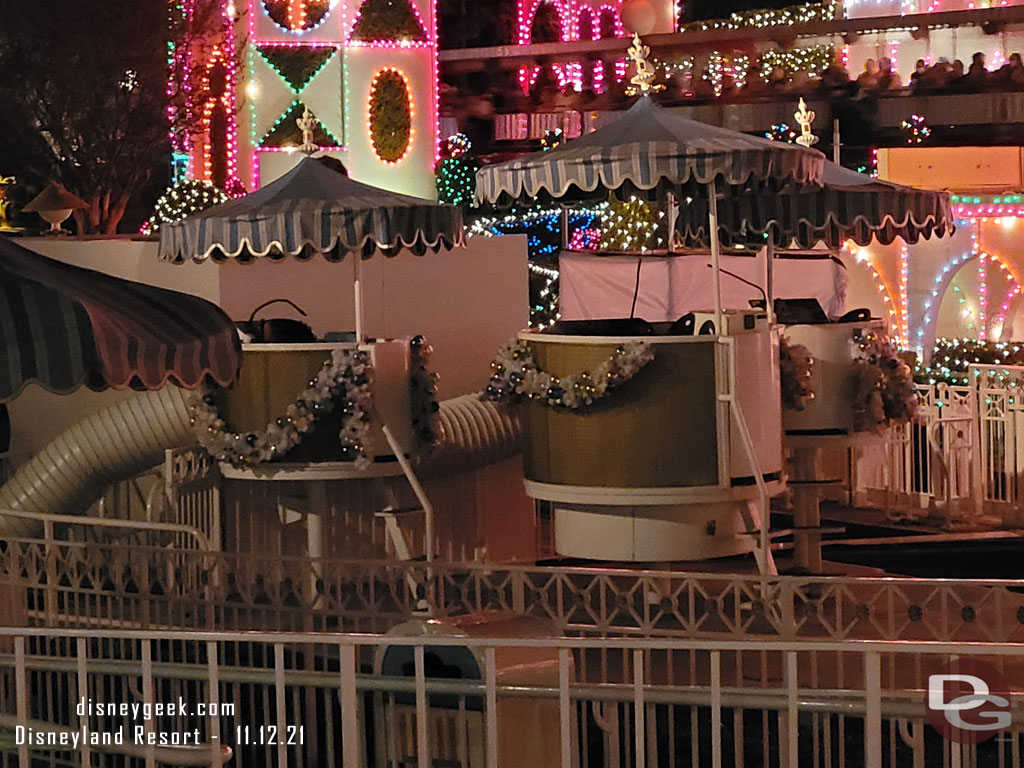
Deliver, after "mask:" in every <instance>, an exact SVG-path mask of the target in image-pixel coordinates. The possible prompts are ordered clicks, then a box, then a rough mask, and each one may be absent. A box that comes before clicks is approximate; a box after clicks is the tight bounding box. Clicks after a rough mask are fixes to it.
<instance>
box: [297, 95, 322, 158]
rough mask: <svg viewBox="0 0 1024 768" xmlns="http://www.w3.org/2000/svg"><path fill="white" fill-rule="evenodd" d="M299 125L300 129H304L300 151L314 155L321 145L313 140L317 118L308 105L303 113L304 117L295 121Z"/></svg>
mask: <svg viewBox="0 0 1024 768" xmlns="http://www.w3.org/2000/svg"><path fill="white" fill-rule="evenodd" d="M295 122H296V124H297V125H298V126H299V130H300V131H302V144H300V145H299V151H300V152H305V153H306V154H307V155H312V154H313V153H314V152H316V151H317V150H318V149H320V147H318V146H317V145H316V142H315V141H314V140H313V128H314V127H315V126H316V118H315V117H313V113H312V112H310V111H309V107H306V108H305V110H304V111H303V113H302V117H300V118H299V119H298V120H296V121H295Z"/></svg>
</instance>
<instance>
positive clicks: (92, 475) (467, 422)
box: [0, 386, 522, 536]
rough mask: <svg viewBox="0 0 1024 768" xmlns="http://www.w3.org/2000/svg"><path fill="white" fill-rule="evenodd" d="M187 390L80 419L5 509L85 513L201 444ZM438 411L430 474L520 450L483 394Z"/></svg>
mask: <svg viewBox="0 0 1024 768" xmlns="http://www.w3.org/2000/svg"><path fill="white" fill-rule="evenodd" d="M185 398H186V392H185V390H183V389H179V388H178V387H172V386H168V387H164V388H163V389H161V390H158V391H156V392H145V393H142V394H139V395H137V396H136V397H133V398H131V399H130V400H125V401H124V402H122V403H119V404H117V405H114V406H111V407H110V408H107V409H105V410H102V411H99V412H98V413H95V414H93V415H92V416H90V417H89V418H87V419H85V420H83V421H80V422H78V423H77V424H75V425H74V426H72V427H71V428H70V429H68V430H66V431H65V432H62V433H61V434H60V435H58V436H57V438H56V439H55V440H54V441H53V442H52V443H50V444H49V445H47V446H46V447H45V448H43V450H42V451H40V452H39V453H38V454H36V456H35V457H33V458H32V460H31V461H29V462H28V463H27V464H25V465H24V466H22V467H21V468H20V469H19V470H18V471H17V472H16V473H15V474H14V477H12V478H11V479H10V480H9V481H8V482H7V483H6V484H4V485H3V486H2V487H0V510H2V509H13V510H18V511H22V512H36V513H40V514H82V513H83V512H85V511H86V510H87V509H88V508H89V506H90V505H91V504H93V502H95V501H96V499H98V498H100V497H101V496H102V495H103V493H104V492H105V491H106V490H107V488H109V487H110V486H111V485H113V484H114V483H116V482H118V481H120V480H123V479H125V478H129V477H134V476H135V475H137V474H139V473H140V472H144V471H145V470H147V469H149V468H150V467H152V466H154V465H156V464H159V463H161V462H162V461H163V458H164V451H165V450H166V449H168V448H180V447H187V446H190V445H194V444H195V442H196V440H195V436H194V435H193V433H192V428H191V426H190V424H189V409H188V406H187V405H186V402H185ZM440 415H441V423H442V425H443V426H444V434H445V441H444V443H442V444H441V445H440V446H438V448H437V449H436V450H435V451H434V453H433V454H432V455H431V456H430V457H429V458H428V459H427V460H426V461H424V462H423V464H422V466H423V470H424V473H425V474H427V475H429V476H431V477H437V476H443V475H449V474H455V473H457V472H466V471H468V470H470V469H474V468H476V467H482V466H485V465H487V464H493V463H495V462H498V461H501V460H503V459H506V458H509V457H511V456H515V455H516V454H517V453H519V452H520V451H521V450H522V448H521V445H520V443H521V439H522V431H521V429H520V427H519V420H518V419H517V418H515V417H514V416H513V415H511V414H510V413H508V412H506V411H505V410H503V409H501V408H499V407H498V406H496V405H495V404H494V403H490V402H482V401H481V400H480V397H479V395H463V396H461V397H456V398H453V399H451V400H446V401H445V402H443V403H441V411H440ZM41 531H42V526H41V525H40V524H37V523H34V522H33V521H32V520H28V519H24V518H13V517H2V516H0V535H7V536H32V535H39V533H40V532H41Z"/></svg>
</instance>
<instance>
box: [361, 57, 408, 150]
mask: <svg viewBox="0 0 1024 768" xmlns="http://www.w3.org/2000/svg"><path fill="white" fill-rule="evenodd" d="M370 139H371V141H372V142H373V151H374V152H376V154H377V157H379V158H380V159H381V160H383V161H384V162H385V163H397V162H398V161H399V160H401V159H402V158H403V157H405V153H406V152H407V151H408V149H409V144H410V143H411V141H412V101H411V99H410V97H409V87H408V85H407V84H406V82H405V77H403V76H402V73H401V72H399V71H398V70H396V69H382V70H381V71H380V72H378V73H377V75H376V77H374V78H373V85H371V86H370Z"/></svg>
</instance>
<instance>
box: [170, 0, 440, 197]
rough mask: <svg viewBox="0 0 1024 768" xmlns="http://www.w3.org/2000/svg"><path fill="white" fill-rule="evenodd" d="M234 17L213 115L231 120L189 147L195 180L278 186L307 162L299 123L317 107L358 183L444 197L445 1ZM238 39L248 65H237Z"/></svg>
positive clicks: (313, 3)
mask: <svg viewBox="0 0 1024 768" xmlns="http://www.w3.org/2000/svg"><path fill="white" fill-rule="evenodd" d="M223 15H224V18H225V32H224V33H223V42H222V43H221V44H220V45H219V46H218V47H217V48H216V50H217V51H218V54H217V55H218V57H219V58H216V59H215V60H214V61H213V62H212V64H211V65H210V66H208V67H207V69H210V70H211V71H214V72H216V73H217V74H218V76H220V77H221V78H222V81H223V87H222V88H221V89H220V90H219V91H218V92H219V93H220V94H221V95H220V96H218V98H217V101H216V103H215V104H214V105H213V107H212V109H211V112H212V113H214V114H215V110H218V109H221V108H223V111H224V112H225V119H223V120H221V121H219V122H214V121H212V120H211V121H210V129H209V130H208V131H207V132H205V133H204V134H202V135H200V136H198V137H196V138H195V139H193V140H192V141H190V142H188V144H187V146H182V147H180V148H179V149H180V151H181V152H183V153H184V154H186V155H187V156H188V159H189V161H188V171H189V175H191V176H193V177H195V178H198V179H201V180H210V181H214V182H215V183H218V182H221V180H222V179H223V180H224V181H226V182H229V181H230V180H231V179H232V178H237V179H238V180H239V181H240V182H241V185H242V186H243V187H244V188H245V189H246V190H253V189H256V188H258V187H259V186H260V185H261V184H265V183H267V182H268V181H271V180H273V179H275V178H277V177H279V176H280V175H282V174H283V173H284V172H286V171H287V170H288V169H289V168H291V167H292V166H293V165H294V164H295V162H296V160H297V156H296V154H295V152H296V148H297V146H298V145H299V144H300V143H301V132H300V131H299V129H298V126H297V124H296V122H295V121H296V120H297V119H298V118H299V117H300V116H302V114H303V112H304V111H305V110H306V109H308V110H309V111H310V113H311V114H312V116H313V117H314V118H315V126H314V137H315V142H316V143H317V145H318V146H319V147H320V149H321V151H322V152H324V153H326V154H329V155H334V156H336V157H338V159H340V160H341V161H342V162H343V163H344V164H345V166H346V167H347V168H348V170H349V173H350V175H351V176H352V177H353V178H355V179H358V180H360V181H363V182H366V183H368V184H373V185H375V186H380V187H384V188H387V189H392V190H395V191H398V192H404V193H407V194H413V195H418V196H421V197H433V196H434V181H433V170H432V169H433V164H434V161H435V159H436V156H437V142H438V133H437V30H436V22H435V3H434V0H329V1H328V0H248V2H247V4H246V5H245V6H242V5H238V6H235V5H234V3H232V2H231V0H228V1H227V2H226V4H225V6H224V10H223ZM235 41H243V42H244V46H242V48H241V50H240V51H239V55H237V56H234V57H231V56H226V55H225V54H224V51H228V50H236V42H235ZM219 165H220V166H224V167H225V172H223V173H218V171H217V169H218V166H219Z"/></svg>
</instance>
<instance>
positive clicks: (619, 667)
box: [0, 629, 1024, 768]
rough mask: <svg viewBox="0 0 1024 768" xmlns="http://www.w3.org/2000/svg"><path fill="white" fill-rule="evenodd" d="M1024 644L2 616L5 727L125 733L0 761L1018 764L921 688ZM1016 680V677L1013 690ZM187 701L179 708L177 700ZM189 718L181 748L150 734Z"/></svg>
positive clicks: (473, 767) (1, 716)
mask: <svg viewBox="0 0 1024 768" xmlns="http://www.w3.org/2000/svg"><path fill="white" fill-rule="evenodd" d="M1022 653H1024V646H1019V645H989V646H984V647H979V646H977V645H972V644H966V643H959V644H957V643H865V642H857V643H854V642H846V643H815V642H805V643H795V642H782V641H700V640H631V641H626V640H607V639H605V640H587V639H569V638H490V637H481V638H467V637H456V636H452V635H450V634H445V633H443V632H441V633H437V634H433V635H432V636H426V637H425V636H420V637H402V638H399V637H382V636H365V635H341V634H336V635H327V634H286V633H265V632H248V633H227V632H219V633H183V632H146V633H141V632H99V633H97V632H89V631H77V630H65V631H55V630H17V629H0V686H2V688H0V726H2V727H3V728H4V729H6V730H8V731H13V730H14V729H15V728H16V727H17V726H21V727H22V728H24V729H33V731H35V733H37V734H39V733H43V734H45V733H47V732H54V729H63V730H64V731H65V732H67V733H69V734H70V733H86V734H117V733H119V732H122V729H123V733H124V734H125V737H124V742H125V744H124V745H110V744H108V745H104V744H91V745H86V746H85V747H84V748H81V747H80V748H79V749H77V750H72V749H70V748H67V747H64V748H61V747H56V748H55V747H53V746H49V747H47V746H31V745H29V744H25V743H17V742H14V743H13V744H12V747H13V749H11V750H10V751H8V752H6V753H0V764H3V765H5V766H6V765H15V764H17V765H19V766H22V767H23V768H24V767H26V766H29V765H30V762H29V760H30V758H31V761H32V762H31V765H69V766H75V765H132V766H134V765H139V766H142V765H145V766H147V768H149V766H155V765H157V764H158V763H160V764H172V765H173V764H179V765H182V764H186V765H219V764H221V761H222V760H224V758H225V757H226V756H227V754H228V751H227V750H228V749H230V750H231V752H232V753H233V758H232V765H236V766H279V767H280V768H286V767H288V766H321V765H341V766H344V768H356V767H357V766H376V767H377V768H392V767H394V768H398V766H416V767H417V768H430V767H437V766H446V767H449V768H477V767H478V766H479V768H484V766H487V767H488V768H490V767H491V766H522V765H530V766H531V767H532V766H534V765H535V766H537V768H541V767H542V766H559V767H560V768H569V767H570V766H572V767H575V766H581V767H585V768H590V767H591V766H594V767H595V768H596V767H597V766H602V767H605V768H613V767H615V768H619V767H622V768H632V767H636V768H640V767H641V766H669V767H671V768H674V767H675V766H679V767H680V768H682V766H686V767H687V768H704V767H705V766H707V767H710V768H721V767H723V766H726V767H729V768H740V767H741V766H742V768H774V767H775V766H778V767H779V768H800V767H801V766H807V767H808V768H810V767H811V766H813V768H846V766H849V767H850V768H855V767H856V768H861V767H864V768H903V767H904V766H905V767H906V768H918V767H919V766H922V767H923V766H932V765H943V766H951V767H957V768H959V767H960V766H963V767H964V768H968V767H970V766H992V767H993V768H995V767H996V766H999V767H1000V768H1003V767H1005V768H1020V766H1021V757H1020V747H1021V741H1022V738H1021V737H1022V733H1021V731H1020V730H1019V728H1018V727H1017V726H1016V725H1014V726H1011V728H1009V729H1007V730H1006V731H1005V732H1001V733H1000V734H999V735H998V737H997V738H996V739H993V740H991V741H988V742H986V743H984V744H981V745H964V746H960V745H956V744H952V743H950V742H946V741H944V740H943V739H942V738H941V737H940V736H939V735H938V733H937V732H935V731H933V730H931V729H929V728H928V727H927V725H926V712H925V704H924V701H925V690H926V689H927V681H928V676H929V675H931V674H934V673H936V672H938V671H939V670H940V669H941V667H942V666H943V665H944V664H945V663H947V662H948V661H949V660H950V659H951V658H952V657H953V656H957V657H960V658H964V657H972V658H980V657H982V656H983V657H984V658H985V660H986V661H988V662H989V663H991V664H994V665H995V666H997V667H1000V668H1002V671H1003V673H1004V675H1005V676H1006V677H1007V678H1008V679H1009V680H1011V681H1013V680H1014V679H1015V678H1014V677H1013V673H1014V672H1019V671H1020V668H1021V666H1022V664H1021V661H1020V657H1021V655H1022ZM392 654H393V655H392ZM526 660H528V663H526V664H525V665H523V664H521V663H520V664H518V665H517V662H524V661H526ZM389 664H390V666H389ZM524 669H525V670H526V671H527V674H524ZM382 672H388V674H383V673H382ZM1016 679H1017V680H1020V679H1021V678H1020V677H1019V676H1017V677H1016ZM1012 685H1013V683H1012V682H1011V686H1012ZM44 692H45V693H44ZM1021 698H1022V697H1021V695H1020V694H1019V693H1017V692H1013V693H1011V694H1010V699H1011V702H1012V706H1013V707H1014V708H1016V707H1018V706H1019V705H1020V704H1021V703H1022V701H1021ZM83 699H85V700H86V703H87V705H88V706H86V707H82V706H80V704H81V702H82V701H83ZM179 700H181V701H184V702H185V703H186V706H185V707H184V708H183V709H175V710H174V711H167V709H168V708H167V706H166V705H168V704H175V703H177V702H179ZM96 704H104V705H110V704H117V705H121V704H126V705H127V706H128V710H129V711H127V712H126V713H122V712H117V713H110V712H109V711H105V712H103V713H98V712H97V708H96V706H95V705H96ZM132 705H137V706H138V707H140V708H141V707H147V706H148V707H149V708H150V709H151V711H152V712H153V713H154V714H153V716H152V717H150V718H149V719H145V718H144V717H143V716H142V715H137V714H133V712H132V711H131V707H132ZM157 705H164V710H165V711H163V712H159V710H158V708H157ZM204 710H205V711H204ZM83 729H84V731H83ZM151 734H152V736H150V735H151ZM186 734H187V735H188V740H189V744H188V745H186V746H179V745H167V746H162V745H159V744H155V745H154V744H150V743H148V739H150V738H153V739H155V740H158V741H159V740H160V739H161V738H162V739H163V740H166V741H172V740H175V739H176V740H178V741H179V742H180V741H181V740H183V738H184V737H185V735H186ZM140 738H141V739H142V741H143V742H144V743H142V744H139V743H137V742H138V740H139V739H140ZM12 741H14V740H12Z"/></svg>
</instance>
